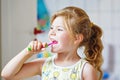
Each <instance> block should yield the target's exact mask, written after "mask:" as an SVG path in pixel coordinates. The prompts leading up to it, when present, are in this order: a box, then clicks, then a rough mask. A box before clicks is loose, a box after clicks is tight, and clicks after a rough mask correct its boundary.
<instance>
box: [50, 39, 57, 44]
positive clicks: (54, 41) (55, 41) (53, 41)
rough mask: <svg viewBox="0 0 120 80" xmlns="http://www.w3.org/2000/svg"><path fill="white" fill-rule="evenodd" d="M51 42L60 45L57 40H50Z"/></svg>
mask: <svg viewBox="0 0 120 80" xmlns="http://www.w3.org/2000/svg"><path fill="white" fill-rule="evenodd" d="M50 41H51V42H52V43H53V44H57V43H58V41H57V40H55V39H54V38H50Z"/></svg>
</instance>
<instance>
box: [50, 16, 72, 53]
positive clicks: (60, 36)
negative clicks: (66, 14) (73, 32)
mask: <svg viewBox="0 0 120 80" xmlns="http://www.w3.org/2000/svg"><path fill="white" fill-rule="evenodd" d="M48 36H49V39H50V41H57V44H54V45H52V46H51V51H52V52H55V53H62V52H68V51H70V50H71V49H72V45H73V41H72V39H71V37H70V35H69V33H68V31H67V30H66V29H65V27H64V23H63V18H62V17H56V18H55V20H54V21H53V23H52V25H51V28H50V31H49V34H48Z"/></svg>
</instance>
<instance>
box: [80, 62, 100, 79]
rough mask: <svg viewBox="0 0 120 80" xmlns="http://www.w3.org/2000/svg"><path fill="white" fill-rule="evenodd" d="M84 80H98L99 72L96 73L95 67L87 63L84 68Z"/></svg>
mask: <svg viewBox="0 0 120 80" xmlns="http://www.w3.org/2000/svg"><path fill="white" fill-rule="evenodd" d="M82 77H83V80H98V77H97V72H96V71H95V69H94V67H93V66H92V65H91V64H89V63H86V64H85V66H84V68H83V75H82Z"/></svg>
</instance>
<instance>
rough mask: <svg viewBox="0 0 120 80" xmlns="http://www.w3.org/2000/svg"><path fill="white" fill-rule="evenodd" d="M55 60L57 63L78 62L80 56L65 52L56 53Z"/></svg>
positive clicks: (75, 53)
mask: <svg viewBox="0 0 120 80" xmlns="http://www.w3.org/2000/svg"><path fill="white" fill-rule="evenodd" d="M56 60H59V61H62V62H64V61H78V60H80V56H79V55H78V54H77V52H66V53H58V54H57V57H56Z"/></svg>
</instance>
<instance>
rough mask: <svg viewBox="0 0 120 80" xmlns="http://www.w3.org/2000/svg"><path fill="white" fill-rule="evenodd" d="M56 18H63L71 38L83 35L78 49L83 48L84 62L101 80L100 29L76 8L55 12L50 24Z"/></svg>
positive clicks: (101, 47)
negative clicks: (92, 68)
mask: <svg viewBox="0 0 120 80" xmlns="http://www.w3.org/2000/svg"><path fill="white" fill-rule="evenodd" d="M58 16H62V17H63V20H64V25H65V27H66V29H67V31H68V32H69V33H70V35H71V37H73V38H74V37H75V35H76V34H82V35H83V41H82V42H81V43H80V44H79V47H81V46H84V47H85V49H84V53H85V55H86V60H87V61H88V62H89V63H90V64H91V65H93V67H94V68H95V69H96V71H98V72H99V75H100V76H99V80H101V78H102V74H103V73H102V70H101V66H102V63H103V57H102V50H103V44H102V40H101V36H102V30H101V28H100V27H99V26H97V25H95V24H93V23H92V22H91V21H90V19H89V16H88V15H87V13H86V12H85V11H84V10H82V9H81V8H78V7H74V6H71V7H66V8H64V9H62V10H60V11H58V12H56V13H55V14H54V15H53V16H52V18H51V23H52V22H53V21H54V19H55V18H56V17H58Z"/></svg>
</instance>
